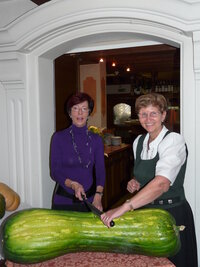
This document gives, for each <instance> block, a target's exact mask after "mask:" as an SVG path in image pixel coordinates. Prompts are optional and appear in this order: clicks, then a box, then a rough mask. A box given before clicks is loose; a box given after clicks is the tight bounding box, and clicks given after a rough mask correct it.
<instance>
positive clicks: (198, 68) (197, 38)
mask: <svg viewBox="0 0 200 267" xmlns="http://www.w3.org/2000/svg"><path fill="white" fill-rule="evenodd" d="M193 41H194V74H195V89H196V90H195V94H196V97H195V99H196V105H195V106H196V110H195V114H196V116H195V125H196V133H195V137H196V138H195V144H196V157H195V163H196V164H195V165H196V173H195V177H196V184H195V186H196V187H195V188H196V192H195V200H196V202H195V211H196V212H195V222H196V233H197V243H198V247H199V246H200V234H199V232H200V195H199V188H200V179H199V177H200V164H199V162H200V149H198V148H200V138H199V136H200V105H199V100H200V31H198V32H194V33H193ZM198 258H199V259H200V250H198Z"/></svg>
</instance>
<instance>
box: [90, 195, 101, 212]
mask: <svg viewBox="0 0 200 267" xmlns="http://www.w3.org/2000/svg"><path fill="white" fill-rule="evenodd" d="M92 204H93V205H94V206H95V207H96V208H97V209H99V210H100V211H103V206H102V196H101V195H99V194H95V196H94V199H93V202H92Z"/></svg>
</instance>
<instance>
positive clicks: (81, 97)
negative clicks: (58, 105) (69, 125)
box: [64, 92, 94, 115]
mask: <svg viewBox="0 0 200 267" xmlns="http://www.w3.org/2000/svg"><path fill="white" fill-rule="evenodd" d="M84 101H87V102H88V107H89V114H91V113H92V111H93V108H94V100H93V99H92V97H91V96H89V95H88V94H86V93H83V92H77V93H75V94H72V95H71V96H70V97H69V98H68V99H67V100H66V101H65V104H64V112H65V115H70V114H71V108H72V107H73V106H74V105H77V104H80V103H82V102H84Z"/></svg>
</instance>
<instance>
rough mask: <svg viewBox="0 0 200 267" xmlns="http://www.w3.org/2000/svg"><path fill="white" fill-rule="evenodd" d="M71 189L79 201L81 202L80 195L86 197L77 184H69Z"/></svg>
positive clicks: (81, 187) (80, 186) (82, 189)
mask: <svg viewBox="0 0 200 267" xmlns="http://www.w3.org/2000/svg"><path fill="white" fill-rule="evenodd" d="M71 188H72V189H73V190H74V194H75V197H76V198H78V199H79V200H83V198H82V195H84V196H85V197H86V194H85V190H84V188H83V186H82V185H81V184H79V183H78V182H71Z"/></svg>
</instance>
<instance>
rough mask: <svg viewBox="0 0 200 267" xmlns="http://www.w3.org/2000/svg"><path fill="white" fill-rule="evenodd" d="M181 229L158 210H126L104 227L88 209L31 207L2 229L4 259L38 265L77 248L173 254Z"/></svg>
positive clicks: (79, 249)
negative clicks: (85, 210) (66, 209)
mask: <svg viewBox="0 0 200 267" xmlns="http://www.w3.org/2000/svg"><path fill="white" fill-rule="evenodd" d="M179 230H180V227H178V226H176V224H175V220H174V218H173V217H172V216H171V215H170V214H169V213H168V212H166V211H164V210H161V209H141V210H137V211H134V212H128V213H126V214H124V215H123V216H121V217H120V218H118V219H116V220H115V226H114V227H112V228H109V229H108V228H107V227H105V225H104V224H103V223H102V222H101V221H100V219H99V218H98V217H95V216H94V215H93V214H92V213H90V212H87V213H86V212H73V211H55V210H48V209H29V210H23V211H20V212H16V213H15V215H14V216H11V217H10V218H8V219H7V220H6V221H5V223H4V226H3V229H2V241H3V242H2V243H3V244H2V246H3V254H4V257H5V259H7V260H11V261H13V262H18V263H36V262H42V261H45V260H48V259H52V258H55V257H57V256H60V255H63V254H66V253H70V252H78V251H95V252H117V253H128V254H130V253H131V254H134V253H137V254H138V253H139V254H144V255H151V256H165V257H166V256H172V255H174V254H176V253H177V251H178V250H179V248H180V239H179Z"/></svg>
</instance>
